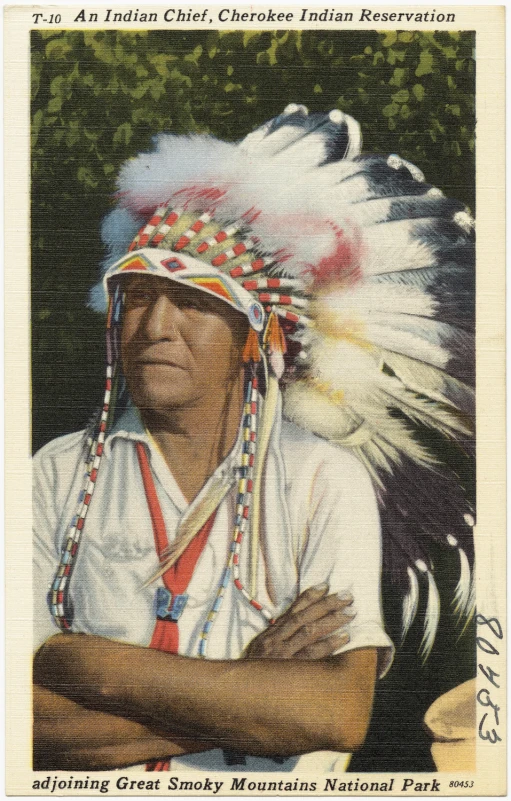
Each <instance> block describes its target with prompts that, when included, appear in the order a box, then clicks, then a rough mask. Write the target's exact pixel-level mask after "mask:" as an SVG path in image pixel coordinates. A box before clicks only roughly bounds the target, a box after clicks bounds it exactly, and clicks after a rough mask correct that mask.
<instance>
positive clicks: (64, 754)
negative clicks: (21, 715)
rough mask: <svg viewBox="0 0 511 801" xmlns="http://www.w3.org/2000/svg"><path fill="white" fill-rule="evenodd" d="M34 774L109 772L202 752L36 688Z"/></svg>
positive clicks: (196, 745)
mask: <svg viewBox="0 0 511 801" xmlns="http://www.w3.org/2000/svg"><path fill="white" fill-rule="evenodd" d="M33 712H34V727H33V742H34V770H108V769H111V768H121V767H126V766H127V765H134V764H138V763H141V762H147V761H149V760H152V759H162V758H165V757H169V756H180V755H181V754H184V753H191V752H196V751H201V750H204V749H205V748H206V746H204V745H201V744H200V743H195V742H193V741H191V740H185V739H180V738H174V739H170V738H167V737H165V736H164V735H163V734H162V733H160V732H157V731H155V730H152V729H149V728H147V727H146V726H143V725H141V724H140V723H136V722H135V721H133V720H128V719H126V718H122V717H119V716H118V715H111V714H108V713H107V712H101V711H97V710H91V709H85V708H84V707H83V706H81V705H80V704H77V703H75V702H74V701H71V700H70V699H69V698H66V697H64V696H63V695H59V694H57V693H54V692H52V691H51V690H48V689H46V688H44V687H41V686H40V685H37V684H34V689H33Z"/></svg>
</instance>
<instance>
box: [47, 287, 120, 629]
mask: <svg viewBox="0 0 511 801" xmlns="http://www.w3.org/2000/svg"><path fill="white" fill-rule="evenodd" d="M121 311H122V296H121V294H120V291H119V288H117V290H116V292H115V294H114V296H113V298H111V300H110V305H109V310H108V317H107V367H106V381H105V393H104V396H103V407H102V409H101V417H100V420H99V431H98V434H97V436H96V437H95V438H94V439H93V441H92V443H91V445H90V450H89V454H88V456H87V460H86V471H85V474H84V483H83V486H82V489H81V490H80V494H79V496H78V505H77V508H76V512H75V515H74V517H73V519H72V521H71V525H70V527H69V532H68V535H67V539H66V543H65V545H64V546H63V548H62V553H61V558H60V563H59V566H58V568H57V572H56V574H55V577H54V579H53V583H52V586H51V589H50V591H49V593H48V603H49V606H50V611H51V614H52V616H53V619H54V620H55V623H56V624H57V626H58V627H59V628H60V629H61V630H62V631H66V630H69V629H70V628H71V625H72V622H73V610H72V606H71V604H70V602H69V597H68V596H69V584H70V581H71V574H72V572H73V569H74V566H75V563H76V557H77V554H78V548H79V545H80V539H81V535H82V531H83V527H84V525H85V518H86V517H87V512H88V511H89V507H90V502H91V500H92V496H93V494H94V489H95V486H96V479H97V476H98V471H99V467H100V464H101V459H102V456H103V452H104V444H105V436H106V430H107V425H108V421H109V417H111V403H110V400H111V395H112V382H113V381H114V380H115V379H116V378H117V350H118V338H117V328H118V324H119V322H120V318H121Z"/></svg>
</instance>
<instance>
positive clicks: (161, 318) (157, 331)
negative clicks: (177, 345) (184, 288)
mask: <svg viewBox="0 0 511 801" xmlns="http://www.w3.org/2000/svg"><path fill="white" fill-rule="evenodd" d="M180 319H181V310H180V309H179V307H178V306H176V304H175V303H173V301H172V300H171V298H169V297H168V296H167V295H164V294H162V295H159V296H158V297H157V298H156V300H155V301H154V302H153V303H152V304H151V306H150V307H149V308H148V310H147V313H146V316H145V330H146V334H147V336H148V338H149V339H151V340H153V341H157V340H160V339H176V338H177V337H179V324H180Z"/></svg>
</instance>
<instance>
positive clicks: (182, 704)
mask: <svg viewBox="0 0 511 801" xmlns="http://www.w3.org/2000/svg"><path fill="white" fill-rule="evenodd" d="M346 605H347V602H346V601H342V600H340V599H339V598H337V596H328V595H327V594H326V588H315V589H311V590H308V591H306V593H303V594H302V595H301V596H300V597H299V598H298V599H297V601H295V603H294V604H293V605H292V606H291V607H290V609H289V610H288V611H287V612H286V613H285V614H284V615H283V616H282V617H281V618H279V619H278V621H277V622H276V623H275V624H274V626H272V627H271V628H269V629H267V630H266V631H264V632H262V633H261V634H260V635H259V636H258V637H256V638H255V639H254V640H253V641H252V642H251V643H250V645H249V647H248V649H247V651H246V653H245V655H244V658H243V659H240V660H229V661H228V660H222V661H207V660H195V659H194V660H191V659H190V658H187V657H181V656H177V655H173V654H167V653H162V652H160V651H154V650H151V649H148V648H143V647H139V646H132V645H125V644H122V643H117V642H113V641H111V640H106V639H104V638H101V637H95V636H92V635H68V636H56V637H53V638H51V639H50V640H48V641H47V643H45V644H44V645H43V646H42V648H41V649H40V651H39V652H38V654H37V655H36V659H35V663H34V683H35V684H34V761H35V767H36V768H39V769H58V768H61V769H64V768H73V769H75V770H76V769H79V768H82V769H84V770H87V769H101V768H103V769H107V768H114V767H123V766H126V765H129V764H136V763H139V762H144V761H147V760H150V759H155V758H164V757H167V756H177V755H180V754H183V753H191V752H194V751H202V750H206V749H209V748H218V747H221V748H229V749H236V750H238V751H242V752H243V753H247V754H253V755H260V756H277V755H278V756H289V755H293V754H300V753H306V752H308V751H318V750H333V751H352V750H355V749H356V748H358V747H360V745H361V744H362V743H363V740H364V737H365V733H366V730H367V726H368V723H369V719H370V713H371V707H372V697H373V688H374V681H375V671H376V653H375V650H374V649H361V650H358V651H357V650H355V651H351V652H348V653H346V654H343V655H339V656H331V654H332V653H333V652H334V651H335V650H337V649H338V648H339V647H340V646H341V645H342V644H343V642H346V637H347V635H346V634H345V633H341V634H338V633H337V632H338V630H339V628H340V627H342V626H343V625H345V624H346V623H347V622H348V620H349V617H348V615H347V614H346V609H345V607H346Z"/></svg>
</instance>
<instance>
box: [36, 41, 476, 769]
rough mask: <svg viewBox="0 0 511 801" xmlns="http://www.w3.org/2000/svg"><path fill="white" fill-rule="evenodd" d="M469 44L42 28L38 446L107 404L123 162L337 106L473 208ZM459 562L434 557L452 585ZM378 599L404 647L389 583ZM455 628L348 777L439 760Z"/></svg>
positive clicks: (413, 670)
mask: <svg viewBox="0 0 511 801" xmlns="http://www.w3.org/2000/svg"><path fill="white" fill-rule="evenodd" d="M474 46H475V37H474V34H473V33H472V32H470V31H463V32H438V31H436V32H413V31H400V32H399V31H397V32H396V31H385V32H376V31H332V30H328V31H325V30H318V31H312V30H308V31H302V32H300V31H231V32H221V31H201V30H198V31H183V32H181V31H164V30H162V31H159V30H154V31H136V32H128V31H111V30H110V31H98V30H89V31H78V30H70V31H64V32H62V31H44V30H41V31H34V32H33V34H32V153H33V162H32V201H33V205H32V246H33V251H32V303H33V306H32V309H33V340H32V341H33V362H32V364H33V368H32V379H33V446H34V450H36V449H38V448H39V447H40V446H41V445H43V444H44V443H45V442H47V441H48V440H50V439H52V438H53V437H55V436H58V435H60V434H64V433H67V432H69V431H73V430H78V429H80V428H82V427H83V425H84V424H85V423H86V422H87V420H88V418H89V416H90V414H91V412H93V411H94V409H95V407H96V406H97V404H98V403H99V402H100V400H101V392H102V384H103V371H102V366H101V365H102V363H103V359H102V356H103V335H104V321H103V319H102V317H101V315H98V314H96V313H94V312H92V311H91V310H89V309H86V308H85V306H86V301H87V292H88V289H89V288H90V286H92V284H94V283H95V282H96V280H97V279H98V264H99V262H100V261H101V259H102V257H103V251H102V246H101V241H100V235H99V231H100V226H101V220H102V217H103V216H104V214H105V213H106V212H107V211H108V209H109V208H110V206H111V202H112V201H111V197H112V194H113V192H114V191H115V176H116V174H117V171H118V168H119V166H120V165H121V163H122V162H123V161H124V160H125V159H127V158H129V157H131V156H134V155H135V154H136V153H138V152H140V151H143V150H146V149H149V148H150V147H151V138H152V136H153V135H154V134H155V133H157V132H159V131H170V132H173V133H178V134H184V133H189V132H200V133H212V134H214V135H216V136H218V137H220V138H223V139H229V140H236V139H240V138H242V137H243V136H244V135H246V134H247V133H248V132H249V131H251V130H253V129H254V128H255V127H257V126H258V125H260V124H261V123H263V122H264V121H266V120H267V119H269V118H270V117H272V116H274V115H276V114H279V113H280V112H281V111H282V109H283V108H284V107H285V106H286V105H287V104H288V103H290V102H301V103H304V104H305V105H307V106H308V107H309V109H310V110H311V111H315V110H321V111H328V110H330V109H332V108H336V107H337V108H340V109H342V110H343V111H346V112H349V113H350V114H352V115H353V116H354V117H355V118H356V119H358V120H359V121H360V123H361V125H362V132H363V138H364V150H365V151H366V152H378V153H392V152H395V153H399V155H401V156H403V157H405V158H407V159H409V160H410V161H412V162H414V163H415V164H417V165H418V166H419V167H420V168H421V169H422V170H423V172H424V173H425V175H426V178H427V180H428V182H430V183H432V184H435V185H437V186H439V187H440V188H441V189H443V190H444V192H445V193H446V194H447V195H450V196H453V197H456V198H458V199H460V200H462V201H464V202H465V203H466V204H467V205H468V206H469V207H470V209H471V210H472V211H473V210H474V175H475V162H474V123H475V118H474V114H475V111H474V109H475V102H474V91H475V61H474ZM456 569H457V565H456V564H454V565H453V564H447V565H444V563H443V562H442V561H441V560H439V561H438V563H437V578H438V581H439V584H440V585H441V586H443V587H444V589H448V590H450V591H452V590H453V581H454V578H453V577H454V573H455V570H456ZM384 602H385V609H386V618H387V623H388V626H389V628H390V630H391V634H393V635H394V637H395V641H396V642H398V641H399V636H398V618H399V612H400V609H399V605H398V604H397V601H395V599H394V597H393V592H392V588H391V587H386V586H385V587H384ZM459 634H460V631H459V630H456V629H455V627H454V624H453V622H452V618H451V616H450V615H448V614H444V615H443V617H442V621H441V633H440V635H439V637H438V638H437V644H436V646H435V650H434V652H433V655H432V657H431V658H430V660H429V661H428V663H427V664H426V666H422V665H421V664H420V662H419V660H418V658H417V656H416V652H417V648H418V645H419V643H420V631H419V629H418V627H415V629H414V630H413V631H412V633H411V636H410V637H409V639H408V641H407V643H406V644H405V646H404V647H403V648H401V649H400V651H399V654H398V658H397V660H396V663H395V666H394V668H393V669H392V671H391V672H390V674H389V676H388V677H387V678H386V679H385V680H384V681H382V682H381V683H380V684H379V688H378V694H377V699H376V705H375V712H374V716H373V723H372V725H371V730H370V733H369V737H368V740H367V742H366V746H365V747H364V749H363V750H362V751H361V752H360V753H359V754H358V755H356V757H355V758H354V759H353V760H352V763H351V770H354V771H363V770H400V771H410V770H428V769H431V768H432V767H433V765H432V762H431V757H430V755H429V741H428V739H427V737H426V735H425V733H424V732H423V730H422V727H421V720H422V718H423V715H424V712H425V710H426V709H427V707H428V706H429V704H430V703H431V702H432V701H433V700H434V698H436V697H437V696H438V695H440V694H441V693H442V692H445V691H446V690H448V689H450V688H451V687H452V686H454V685H456V684H458V683H460V682H462V681H464V680H465V679H468V678H470V677H471V676H472V675H473V672H474V664H473V662H474V659H473V653H474V649H473V645H474V643H473V631H472V630H471V629H470V627H469V629H468V632H466V633H465V634H464V635H463V636H462V637H461V639H460V640H459V642H457V638H458V636H459Z"/></svg>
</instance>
